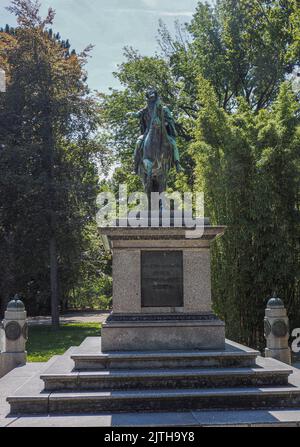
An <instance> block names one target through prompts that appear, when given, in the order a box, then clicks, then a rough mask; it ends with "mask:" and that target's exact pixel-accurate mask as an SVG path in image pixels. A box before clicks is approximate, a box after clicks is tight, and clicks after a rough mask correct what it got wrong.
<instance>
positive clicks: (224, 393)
mask: <svg viewBox="0 0 300 447" xmlns="http://www.w3.org/2000/svg"><path fill="white" fill-rule="evenodd" d="M292 373H293V369H292V368H290V367H289V366H288V365H285V364H283V363H280V362H278V361H276V360H273V359H265V358H263V357H260V355H259V352H257V351H254V350H252V349H249V348H246V347H244V346H241V345H238V344H236V343H233V342H230V341H227V342H226V349H225V350H224V351H220V352H218V351H207V352H204V351H191V352H187V351H184V352H174V351H168V352H127V353H107V354H103V353H101V348H100V338H88V339H86V340H85V342H84V343H83V344H82V345H81V346H80V347H78V348H71V349H70V350H69V351H68V352H67V353H66V354H65V355H64V356H60V357H58V358H57V359H56V360H55V361H54V362H53V363H51V366H50V368H49V369H48V370H46V371H44V372H43V373H42V374H41V375H40V377H38V378H35V379H32V383H31V384H30V383H26V385H24V387H23V389H22V388H21V389H18V392H17V393H16V394H15V395H14V396H11V397H8V399H7V400H8V402H9V404H10V408H11V414H18V415H24V414H26V415H30V414H45V415H46V414H50V415H55V414H91V413H101V412H111V413H122V412H159V411H173V412H174V411H188V410H213V409H214V410H216V409H220V410H222V409H227V410H238V409H247V410H252V409H275V408H276V409H277V408H297V407H298V408H299V407H300V383H298V382H297V381H295V380H291V377H292V376H291V375H292ZM298 381H299V380H298ZM38 383H39V384H38Z"/></svg>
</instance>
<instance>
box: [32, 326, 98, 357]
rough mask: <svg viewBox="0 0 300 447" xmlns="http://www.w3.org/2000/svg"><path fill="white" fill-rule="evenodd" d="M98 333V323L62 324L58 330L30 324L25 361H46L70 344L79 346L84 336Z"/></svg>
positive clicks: (93, 335)
mask: <svg viewBox="0 0 300 447" xmlns="http://www.w3.org/2000/svg"><path fill="white" fill-rule="evenodd" d="M99 335H100V325H99V323H70V324H64V325H61V327H60V329H59V330H58V331H54V330H53V329H52V328H51V326H31V327H29V339H28V342H27V344H26V349H27V354H28V356H27V361H28V362H47V361H48V360H49V359H50V358H51V357H52V356H53V355H57V354H63V353H64V352H65V351H66V350H67V349H69V348H70V347H71V346H79V345H80V344H81V343H82V342H83V340H84V339H85V338H86V337H97V336H99Z"/></svg>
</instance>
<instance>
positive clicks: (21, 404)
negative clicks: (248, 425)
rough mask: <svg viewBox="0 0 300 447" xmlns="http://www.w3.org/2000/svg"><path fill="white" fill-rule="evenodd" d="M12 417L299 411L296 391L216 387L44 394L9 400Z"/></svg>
mask: <svg viewBox="0 0 300 447" xmlns="http://www.w3.org/2000/svg"><path fill="white" fill-rule="evenodd" d="M8 402H9V404H10V406H11V414H12V415H18V414H23V415H26V414H27V415H29V414H88V413H90V414H93V413H100V412H105V411H109V412H112V413H114V412H117V413H120V412H127V411H130V412H140V411H146V412H147V411H174V409H178V410H180V411H187V410H196V409H197V410H212V409H214V410H216V409H219V410H221V409H228V410H238V409H275V408H297V407H298V408H299V405H300V389H299V388H294V387H292V386H288V387H278V388H235V389H232V388H219V389H210V390H207V389H205V390H203V389H197V390H195V389H193V390H190V389H185V390H182V389H179V390H159V391H158V390H139V391H113V392H81V393H72V392H68V393H50V394H48V393H46V394H40V395H38V396H31V397H30V396H14V397H9V398H8Z"/></svg>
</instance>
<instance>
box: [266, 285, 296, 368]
mask: <svg viewBox="0 0 300 447" xmlns="http://www.w3.org/2000/svg"><path fill="white" fill-rule="evenodd" d="M264 328H265V338H266V340H267V347H266V349H265V357H272V358H274V359H276V360H279V361H281V362H283V363H287V364H289V365H290V364H291V350H290V348H289V319H288V317H287V313H286V309H285V307H284V304H283V302H282V300H281V299H280V298H276V296H275V294H274V297H273V298H271V299H270V300H269V301H268V304H267V307H266V312H265V319H264Z"/></svg>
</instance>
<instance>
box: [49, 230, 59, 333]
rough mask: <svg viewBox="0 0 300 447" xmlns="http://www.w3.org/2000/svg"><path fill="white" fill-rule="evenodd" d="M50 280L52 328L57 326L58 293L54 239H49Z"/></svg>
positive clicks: (53, 237)
mask: <svg viewBox="0 0 300 447" xmlns="http://www.w3.org/2000/svg"><path fill="white" fill-rule="evenodd" d="M50 282H51V316H52V326H53V328H54V329H58V328H59V308H58V306H59V293H58V262H57V249H56V239H55V236H52V237H51V239H50Z"/></svg>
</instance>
